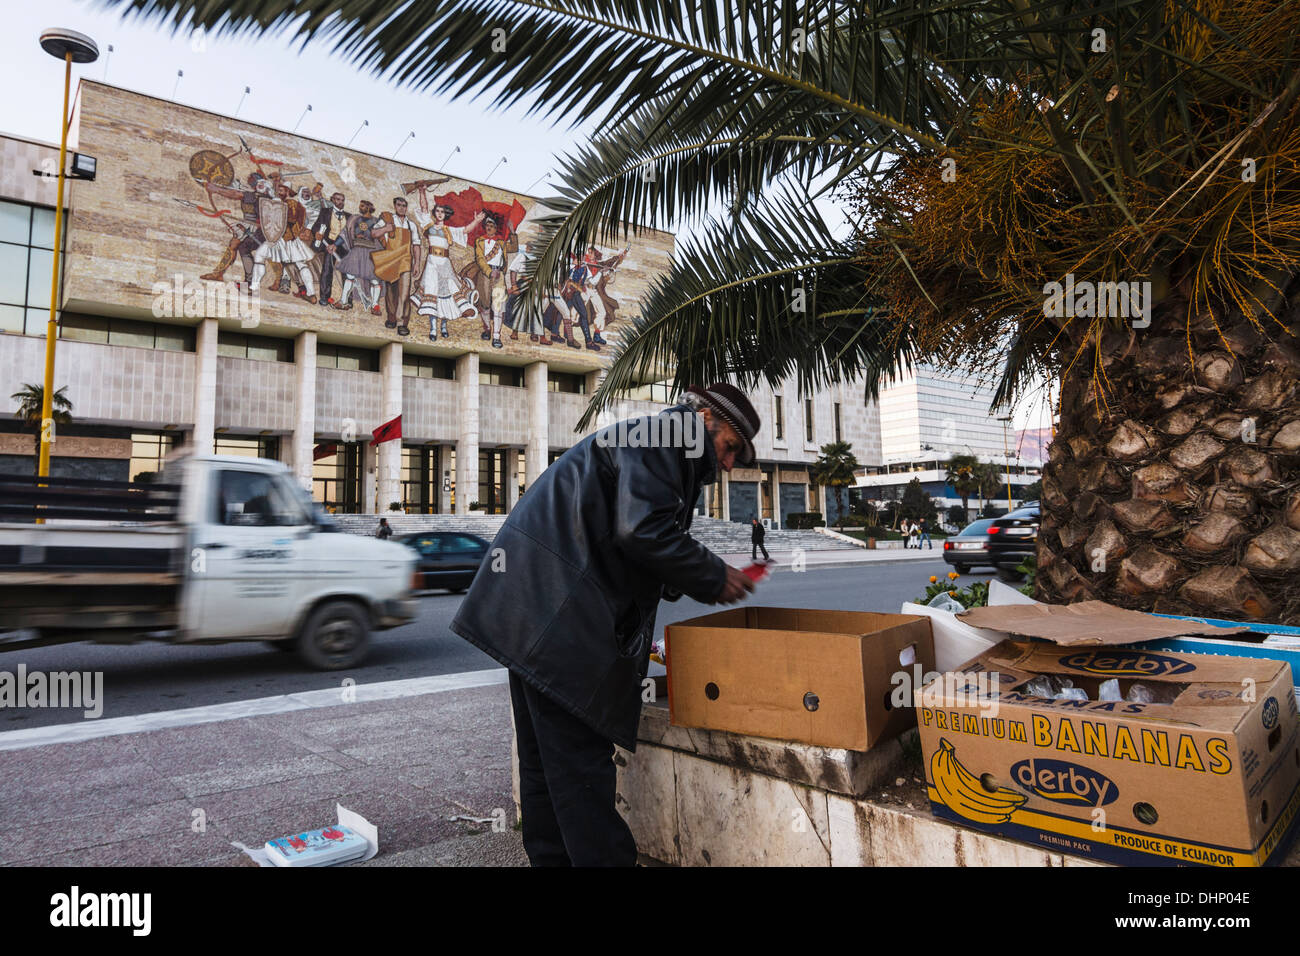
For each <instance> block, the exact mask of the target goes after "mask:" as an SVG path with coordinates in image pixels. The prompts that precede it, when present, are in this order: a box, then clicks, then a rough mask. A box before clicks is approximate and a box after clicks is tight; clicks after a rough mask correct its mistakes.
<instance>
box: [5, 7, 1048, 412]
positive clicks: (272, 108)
mask: <svg viewBox="0 0 1300 956" xmlns="http://www.w3.org/2000/svg"><path fill="white" fill-rule="evenodd" d="M53 26H58V27H65V28H69V29H73V30H77V31H78V32H80V33H84V34H87V35H88V36H90V37H91V38H92V39H93V40H95V42H96V43H97V44H98V45H99V50H100V58H99V60H98V61H97V62H95V63H91V64H86V65H84V66H76V65H74V66H73V90H74V95H75V90H76V82H77V79H78V78H80V77H83V76H84V77H87V78H89V79H95V80H102V81H105V82H108V83H112V84H113V85H115V86H121V87H125V88H127V89H131V90H135V91H137V92H140V93H146V94H149V95H152V96H159V97H164V98H166V99H172V100H175V101H176V102H179V103H182V104H185V105H187V106H193V107H198V108H200V109H206V110H211V111H213V112H217V113H223V114H226V115H237V116H238V117H239V118H240V119H242V120H247V121H249V122H252V123H259V124H262V125H266V126H270V127H273V128H276V129H284V130H290V131H293V130H294V129H295V126H296V131H297V132H298V133H299V134H300V135H303V136H309V137H312V138H314V139H319V140H323V141H325V142H330V143H337V144H339V145H347V144H348V143H349V141H351V146H352V148H354V149H357V150H361V151H363V152H367V153H373V154H375V155H379V156H387V157H390V158H392V157H393V156H394V154H396V155H397V158H400V159H401V160H402V161H403V162H405V163H409V164H411V165H413V166H419V167H423V168H426V169H429V170H437V171H439V172H445V173H450V174H452V175H454V176H457V177H461V178H465V179H471V180H477V181H490V182H491V183H492V185H494V186H497V187H500V188H502V189H508V190H511V191H514V192H519V193H524V194H527V195H534V196H538V195H541V196H544V195H546V194H547V192H548V190H547V188H546V178H547V177H548V176H550V175H553V174H554V173H555V171H556V170H557V169H558V168H559V157H562V156H563V155H565V154H566V153H567V152H570V151H572V150H574V149H575V148H577V147H578V146H579V145H580V144H582V143H583V141H584V139H585V138H586V137H588V136H590V135H591V133H592V131H593V129H594V124H592V123H589V124H588V125H587V126H586V127H577V128H570V121H569V120H567V119H566V118H565V117H564V116H563V115H559V116H556V117H551V118H546V117H543V116H541V115H538V114H533V115H531V116H530V115H528V105H529V104H528V102H521V103H519V104H516V105H515V106H512V107H511V108H510V109H508V110H497V109H493V108H492V107H491V106H490V102H491V98H490V96H485V95H479V96H478V97H476V98H469V97H462V98H460V99H457V100H453V99H451V98H449V97H446V96H438V95H435V94H432V93H428V92H423V93H417V92H414V91H411V90H407V89H402V88H399V87H397V86H395V85H394V84H393V83H391V82H390V81H387V80H384V79H380V78H377V77H374V76H372V75H370V74H367V73H364V72H362V71H361V70H360V69H359V68H357V67H355V66H353V65H352V64H351V63H349V62H348V60H347V59H346V58H345V57H343V56H342V55H336V54H334V53H332V52H331V50H330V46H329V44H328V42H317V43H313V44H312V45H310V46H308V47H306V48H305V49H304V48H301V47H300V45H299V44H298V43H296V42H295V41H293V40H292V37H291V35H290V34H288V33H281V34H275V35H267V36H264V37H261V38H252V37H249V36H240V37H238V38H224V37H218V36H213V35H203V34H201V33H197V34H196V33H192V32H183V33H173V32H172V30H171V29H170V28H169V27H166V26H163V25H160V24H156V23H144V22H143V21H141V20H139V19H137V18H125V17H123V16H122V14H120V13H118V12H112V11H105V10H103V9H102V8H100V7H99V6H98V5H96V4H92V3H86V2H83V0H41V2H39V3H31V2H28V3H17V2H14V0H10V2H8V3H6V9H5V31H4V36H3V38H0V90H4V91H6V94H5V96H4V98H3V101H0V132H2V133H9V134H14V135H17V136H21V137H25V138H29V139H36V140H43V141H46V142H55V143H57V142H58V139H59V111H60V107H61V105H62V97H63V84H62V79H63V67H62V65H61V64H60V63H59V61H57V60H55V59H54V58H53V57H51V56H50V55H49V54H47V53H45V52H44V51H43V50H42V49H41V47H40V44H39V42H38V41H39V37H40V34H41V32H42V31H43V30H45V29H47V28H49V27H53ZM110 45H111V46H112V47H113V49H112V52H111V53H110V52H109V46H110ZM178 71H179V72H181V73H183V76H179V77H178V76H177V73H178ZM245 87H249V88H251V90H252V92H251V93H249V94H247V95H245V94H244V89H245ZM308 105H310V106H311V111H310V112H307V111H306V109H307V106H308ZM363 122H368V124H369V125H366V126H364V127H363V126H362V123H363ZM358 128H360V132H358ZM410 133H414V134H415V135H414V137H413V138H409V137H408V134H410ZM354 136H355V138H353V137H354ZM457 147H459V151H456V149H457ZM503 158H504V160H505V162H504V163H502V162H501V160H502V159H503ZM818 205H819V208H821V210H822V212H823V215H825V216H826V218H827V221H828V222H830V223H832V224H833V225H834V226H837V227H838V229H839V230H843V229H845V228H847V227H846V226H845V219H844V216H843V214H842V213H841V212H840V210H839V209H837V208H836V207H835V206H834V205H833V204H831V203H830V202H829V201H825V200H823V201H819V203H818ZM671 231H675V232H676V233H677V235H678V238H679V241H680V240H681V239H683V238H685V237H687V236H689V234H690V228H689V226H680V225H679V226H678V227H677V228H675V229H672V230H671ZM1013 417H1014V419H1015V422H1016V425H1017V427H1021V428H1024V427H1030V428H1032V427H1038V425H1039V423H1040V422H1041V421H1042V419H1043V412H1042V410H1041V409H1040V408H1038V407H1037V405H1036V404H1035V402H1034V401H1032V400H1027V401H1025V402H1022V403H1021V405H1020V407H1018V408H1017V409H1016V410H1015V412H1014V413H1013Z"/></svg>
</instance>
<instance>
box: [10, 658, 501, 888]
mask: <svg viewBox="0 0 1300 956" xmlns="http://www.w3.org/2000/svg"><path fill="white" fill-rule="evenodd" d="M456 676H466V677H467V676H470V675H456ZM476 676H477V679H478V686H470V687H465V686H461V687H456V686H455V681H446V680H444V681H443V684H445V685H446V686H448V687H450V688H453V689H447V690H438V691H435V692H433V693H418V692H417V691H419V690H422V689H423V688H424V686H425V685H427V684H428V682H430V681H438V680H439V679H438V678H422V679H418V680H414V681H393V682H390V683H388V684H370V685H366V684H362V685H358V686H357V687H356V688H355V691H356V698H357V702H356V703H344V702H343V701H342V693H341V692H338V691H332V690H330V691H316V692H313V693H310V694H298V695H287V696H286V697H279V698H265V699H263V700H261V701H245V702H241V703H239V704H227V705H218V706H217V707H199V708H193V709H191V710H189V711H174V712H171V713H169V714H154V715H145V716H144V717H136V718H120V719H117V720H99V721H94V720H85V721H80V722H78V723H77V724H75V725H70V726H69V725H64V727H63V728H40V729H38V730H37V731H15V732H11V733H4V734H0V748H15V747H17V748H20V749H0V806H3V807H4V808H5V813H4V815H3V820H2V821H0V865H15V864H21V865H28V866H33V865H35V866H126V865H129V866H185V865H205V866H253V865H255V864H253V862H252V861H251V860H249V859H248V858H247V857H245V856H244V854H243V853H242V852H241V851H239V850H238V849H236V848H235V847H233V846H232V845H231V844H232V843H233V842H239V843H243V844H244V845H246V846H249V847H260V846H261V845H262V844H263V843H264V842H265V841H266V840H268V839H271V838H272V837H277V836H284V835H286V834H288V833H291V832H294V831H300V830H306V829H314V828H316V827H321V826H325V825H327V824H330V823H333V822H335V820H336V815H335V804H336V803H341V804H342V805H343V806H345V807H347V808H348V809H350V810H355V811H356V812H357V813H360V814H361V815H362V816H364V817H365V818H366V819H367V820H369V821H370V822H371V823H373V824H375V825H376V826H377V827H378V828H379V848H380V849H379V855H378V856H377V857H375V858H374V859H373V860H371V861H370V862H369V863H366V864H361V865H366V866H429V865H448V866H485V865H486V866H492V865H497V866H523V865H526V864H527V858H526V857H525V855H524V852H523V846H522V843H521V840H520V835H519V832H518V831H517V830H515V829H514V826H513V824H514V821H515V811H514V801H513V798H512V796H511V782H510V748H511V728H510V695H509V692H508V690H507V687H506V683H505V676H506V672H505V671H504V670H500V671H496V670H493V671H481V672H477V675H476ZM461 683H464V681H462V682H461ZM399 694H400V695H402V696H397V695H399ZM375 698H378V699H375ZM241 711H242V712H244V713H245V714H246V715H245V716H233V715H235V714H238V713H240V712H241ZM273 711H279V712H273ZM214 717H228V718H230V719H224V720H217V721H214V722H202V723H189V724H187V725H184V726H167V725H168V724H176V723H179V722H181V721H195V720H204V721H211V720H212V718H214ZM149 726H158V727H161V728H162V729H155V730H146V729H145V728H147V727H149ZM468 727H472V728H474V732H473V733H466V732H465V730H466V728H468ZM123 729H129V730H132V731H133V732H129V733H114V734H113V735H112V736H98V737H95V738H93V739H85V740H67V741H65V742H56V743H40V742H39V741H40V740H41V739H45V740H49V739H50V738H51V736H54V737H63V738H67V737H70V736H73V735H81V736H85V735H88V734H96V733H98V734H102V733H105V732H112V731H116V730H123ZM41 732H43V734H42V733H41ZM24 735H25V736H24ZM494 815H496V817H497V819H499V820H504V821H505V826H504V829H502V828H500V827H498V829H497V830H495V831H494V829H493V826H492V824H491V820H492V818H493V816H494ZM459 816H464V817H468V818H471V819H470V820H469V821H466V820H454V819H453V818H454V817H459ZM474 821H485V822H474Z"/></svg>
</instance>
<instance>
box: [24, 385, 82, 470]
mask: <svg viewBox="0 0 1300 956" xmlns="http://www.w3.org/2000/svg"><path fill="white" fill-rule="evenodd" d="M67 391H68V386H66V385H64V386H63V387H62V388H59V389H56V390H55V392H54V395H53V396H51V398H50V417H51V418H53V419H54V424H55V426H56V428H57V426H59V425H66V424H68V423H69V422H71V421H72V400H71V399H69V398H68V396H67V394H66V393H67ZM9 397H10V398H12V399H13V400H14V401H16V402H17V403H18V411H16V412H15V413H14V415H15V417H17V418H20V419H22V422H23V425H24V426H29V427H30V428H31V429H32V431H34V432H35V433H36V448H35V455H36V458H35V460H34V461H33V462H32V474H39V473H40V470H41V412H42V411H44V409H45V386H44V385H24V386H23V387H22V388H20V389H19V390H18V391H16V392H14V393H13V394H12V395H10V396H9Z"/></svg>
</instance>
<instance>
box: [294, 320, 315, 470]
mask: <svg viewBox="0 0 1300 956" xmlns="http://www.w3.org/2000/svg"><path fill="white" fill-rule="evenodd" d="M293 364H294V374H295V376H296V378H295V382H294V396H295V399H296V401H297V406H298V424H297V426H296V427H295V428H294V432H293V435H292V436H291V437H290V439H289V464H290V467H292V468H293V476H294V477H295V478H297V479H298V482H299V484H301V485H302V486H303V487H304V488H306V489H307V490H308V491H311V469H312V464H313V462H312V457H311V456H312V451H313V449H314V448H315V447H316V333H315V332H310V331H308V332H303V333H301V334H300V335H299V336H298V337H297V338H296V339H295V340H294V343H293Z"/></svg>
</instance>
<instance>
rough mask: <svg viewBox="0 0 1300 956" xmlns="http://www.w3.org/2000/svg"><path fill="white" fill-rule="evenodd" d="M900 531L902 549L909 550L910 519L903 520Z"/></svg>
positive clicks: (910, 541) (910, 537)
mask: <svg viewBox="0 0 1300 956" xmlns="http://www.w3.org/2000/svg"><path fill="white" fill-rule="evenodd" d="M901 530H902V534H903V547H904V548H910V547H911V546H912V520H911V519H910V518H904V519H903V527H902V529H901Z"/></svg>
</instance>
